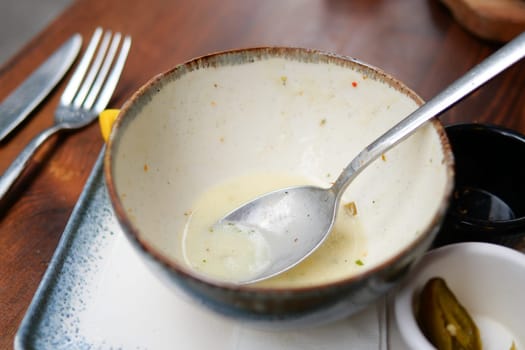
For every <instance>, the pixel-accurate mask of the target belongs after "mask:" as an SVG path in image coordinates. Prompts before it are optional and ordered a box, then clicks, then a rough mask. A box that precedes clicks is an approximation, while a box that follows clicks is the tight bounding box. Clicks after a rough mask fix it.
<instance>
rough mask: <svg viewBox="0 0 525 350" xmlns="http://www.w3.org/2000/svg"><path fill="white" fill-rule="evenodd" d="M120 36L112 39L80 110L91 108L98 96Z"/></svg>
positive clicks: (117, 34) (118, 34)
mask: <svg viewBox="0 0 525 350" xmlns="http://www.w3.org/2000/svg"><path fill="white" fill-rule="evenodd" d="M121 36H122V35H121V34H120V33H116V34H115V36H114V37H113V40H112V42H111V46H110V47H109V50H108V53H107V55H106V59H105V60H104V63H103V64H102V67H101V68H100V71H99V72H98V75H97V78H96V80H95V82H94V83H93V86H92V87H91V90H89V95H88V96H87V98H86V100H85V101H84V104H83V105H82V108H84V109H90V108H91V107H92V106H93V103H94V102H95V99H96V98H97V96H98V93H99V91H100V88H101V87H102V84H103V83H104V80H106V76H107V75H108V72H109V68H111V63H113V58H114V57H115V54H116V52H117V49H118V45H119V43H120V38H121Z"/></svg>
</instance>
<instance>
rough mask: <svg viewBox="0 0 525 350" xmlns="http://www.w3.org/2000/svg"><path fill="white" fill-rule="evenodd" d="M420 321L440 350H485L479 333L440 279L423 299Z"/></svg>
mask: <svg viewBox="0 0 525 350" xmlns="http://www.w3.org/2000/svg"><path fill="white" fill-rule="evenodd" d="M416 317H417V320H418V323H419V326H420V327H421V330H422V331H423V333H424V334H425V336H426V337H427V339H428V340H429V341H430V342H431V343H432V344H433V345H434V346H435V347H436V348H437V349H438V350H478V349H479V350H481V348H482V347H481V338H480V336H479V330H478V327H477V326H476V324H475V323H474V320H472V317H470V315H469V314H468V312H467V310H466V309H465V308H464V307H463V305H461V304H460V303H459V301H458V300H457V298H456V296H455V295H454V294H453V293H452V291H451V290H450V289H449V288H448V286H447V284H446V282H445V280H443V279H442V278H440V277H434V278H431V279H430V280H429V281H428V282H427V283H426V284H425V286H424V287H423V290H422V291H421V295H420V298H419V308H418V310H417V315H416Z"/></svg>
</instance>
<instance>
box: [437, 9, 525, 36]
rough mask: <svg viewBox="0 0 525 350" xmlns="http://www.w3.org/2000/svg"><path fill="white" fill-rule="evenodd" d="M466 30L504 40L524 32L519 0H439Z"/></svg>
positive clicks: (524, 12) (523, 10)
mask: <svg viewBox="0 0 525 350" xmlns="http://www.w3.org/2000/svg"><path fill="white" fill-rule="evenodd" d="M442 1H443V3H444V4H445V5H446V6H447V7H448V8H450V10H451V11H452V13H453V14H454V17H455V18H456V19H457V21H458V22H459V23H461V24H462V25H463V26H464V27H465V28H466V29H467V30H469V31H471V32H472V33H474V34H475V35H477V36H479V37H480V38H483V39H488V40H496V41H501V42H506V41H509V40H511V39H512V38H514V37H515V36H517V35H518V34H520V33H521V32H523V31H525V2H524V1H522V0H488V1H487V0H442Z"/></svg>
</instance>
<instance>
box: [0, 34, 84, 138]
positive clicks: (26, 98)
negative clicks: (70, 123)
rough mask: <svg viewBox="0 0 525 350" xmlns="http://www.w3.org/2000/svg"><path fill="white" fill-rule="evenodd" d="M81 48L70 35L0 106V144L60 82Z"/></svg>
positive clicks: (77, 36)
mask: <svg viewBox="0 0 525 350" xmlns="http://www.w3.org/2000/svg"><path fill="white" fill-rule="evenodd" d="M81 46H82V36H81V35H80V34H75V35H73V36H72V37H71V38H70V39H69V40H68V41H66V42H65V43H64V44H63V45H62V46H61V47H60V48H59V49H58V50H56V51H55V52H54V53H53V54H52V55H51V57H49V58H48V59H47V60H46V61H45V62H44V63H42V65H41V66H40V67H38V68H37V69H36V70H35V71H34V72H33V73H32V74H31V75H30V76H29V78H27V79H26V80H25V81H24V82H23V83H22V84H21V85H20V86H19V87H18V88H16V90H15V91H13V92H12V93H11V94H10V95H9V96H7V98H6V99H5V100H4V102H3V103H2V104H0V141H2V140H3V139H4V138H5V137H6V136H7V135H8V134H9V133H10V132H11V131H12V130H13V129H14V128H16V126H17V125H18V124H20V123H21V122H22V121H23V120H24V119H25V118H26V117H27V116H28V115H29V113H31V111H32V110H33V109H34V108H35V107H36V106H38V104H39V103H40V102H42V100H43V99H44V98H45V97H46V96H47V95H48V94H49V92H50V91H51V90H52V89H53V88H54V87H55V85H56V84H57V83H58V82H59V81H60V79H62V77H63V76H64V75H65V74H66V72H67V71H68V69H69V67H71V64H73V61H74V60H75V58H76V57H77V55H78V52H79V51H80V47H81Z"/></svg>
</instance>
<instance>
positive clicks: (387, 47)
mask: <svg viewBox="0 0 525 350" xmlns="http://www.w3.org/2000/svg"><path fill="white" fill-rule="evenodd" d="M96 26H102V27H105V28H111V29H113V30H115V31H122V32H124V33H127V34H130V35H132V36H133V45H132V48H131V52H130V56H129V59H128V62H127V64H126V67H125V69H124V73H123V76H122V78H121V81H120V83H119V85H118V87H117V90H116V92H115V95H114V98H113V99H112V101H111V102H110V105H111V106H112V107H119V106H121V105H122V104H123V103H124V102H125V100H126V99H127V98H129V97H130V96H131V94H132V93H133V92H134V91H135V90H136V89H137V88H139V87H140V86H141V85H142V84H144V83H145V82H146V81H147V80H149V79H150V78H151V77H153V76H154V75H156V74H158V73H160V72H163V71H165V70H168V69H170V68H172V67H174V66H175V65H177V64H179V63H182V62H184V61H187V60H189V59H191V58H193V57H195V56H200V55H205V54H208V53H211V52H214V51H221V50H227V49H232V48H241V47H250V46H271V45H278V46H300V47H308V48H316V49H320V50H325V51H330V52H335V53H337V54H341V55H347V56H353V57H356V58H359V59H361V60H363V61H365V62H368V63H370V64H372V65H375V66H378V67H381V68H382V69H384V70H385V71H387V72H388V73H390V74H392V75H393V76H394V77H396V78H398V79H399V80H401V81H403V82H405V83H406V84H407V85H408V86H409V87H411V88H412V89H414V90H415V91H416V92H417V93H418V94H419V95H420V96H421V97H423V98H424V99H428V98H429V97H431V96H433V95H434V94H436V93H437V92H439V91H440V90H441V89H442V88H444V87H445V86H447V85H448V84H450V83H451V82H452V81H454V80H455V79H456V78H458V77H459V76H460V75H462V74H463V73H465V72H466V71H467V70H468V69H469V68H471V67H472V66H474V65H475V64H476V63H478V62H479V61H481V60H483V59H484V58H485V57H486V56H488V55H489V54H490V53H492V52H493V51H494V50H496V49H497V48H498V46H497V44H494V43H489V42H485V41H482V40H480V39H478V38H477V37H475V36H473V35H471V34H470V33H468V32H467V31H465V30H464V29H463V28H462V27H461V26H460V25H459V24H458V23H457V22H456V21H455V20H454V19H453V17H452V15H451V13H450V12H449V11H448V9H447V8H446V7H445V6H443V5H442V4H441V2H439V1H438V0H429V1H421V0H376V1H369V0H266V1H260V0H222V1H220V2H217V1H211V0H148V1H137V0H112V1H105V0H78V1H77V2H75V3H74V4H73V5H72V6H71V7H70V8H68V9H67V10H66V11H65V12H64V13H63V14H62V15H60V16H59V17H58V18H57V19H56V20H55V21H54V22H53V23H51V24H50V25H49V26H48V27H47V28H46V29H45V30H44V31H43V32H41V33H40V34H39V35H38V36H37V37H36V38H34V40H32V41H31V42H30V43H28V45H27V46H25V48H24V49H23V50H22V51H21V52H20V53H19V54H18V55H17V56H15V57H14V58H13V59H12V60H10V61H9V62H8V63H7V64H6V65H4V66H3V67H1V68H0V100H1V99H3V98H4V97H5V96H7V95H8V94H9V92H11V91H12V90H13V89H14V88H15V87H16V86H17V85H18V84H20V83H21V82H22V81H23V79H25V78H26V77H27V75H28V74H29V73H30V72H31V71H32V70H33V69H35V68H36V67H37V66H38V64H39V63H40V62H42V61H43V60H44V59H45V58H46V57H47V56H48V55H49V54H51V52H52V51H53V50H54V49H55V48H56V47H58V46H59V45H60V43H62V42H64V41H65V40H66V39H67V38H68V37H69V36H71V35H72V34H73V33H75V32H79V33H81V34H82V35H83V37H84V39H85V41H87V40H88V38H89V37H90V36H91V33H92V31H93V30H94V28H95V27H96ZM66 80H67V79H66ZM65 83H66V81H63V82H62V83H61V84H60V85H59V86H58V87H57V88H56V90H55V91H54V94H53V95H52V96H50V97H49V98H48V99H47V100H46V101H45V103H44V104H43V105H42V106H41V107H40V108H39V109H37V110H36V111H35V113H34V114H33V115H32V116H31V118H30V119H29V120H27V121H26V122H24V123H23V125H22V127H20V128H18V129H17V130H16V132H15V133H14V134H13V135H12V136H11V137H9V138H8V139H7V140H6V141H5V142H2V143H0V154H1V156H0V171H1V172H3V171H4V170H5V169H6V168H7V166H8V165H9V163H10V162H11V161H12V160H13V159H14V157H15V156H16V155H17V154H18V152H20V151H21V149H22V148H23V147H24V146H25V144H26V143H27V142H28V141H29V140H30V139H31V138H32V137H33V136H35V135H36V134H37V133H38V132H39V131H41V130H42V129H43V128H44V127H47V126H49V125H51V123H52V120H53V111H54V109H55V107H56V105H57V103H58V100H59V96H60V94H61V92H62V90H63V89H64V86H65ZM524 87H525V63H524V62H521V63H519V64H517V65H515V66H514V67H512V68H510V69H509V70H508V71H507V72H505V73H504V74H502V75H501V76H500V77H498V78H496V79H494V80H493V81H491V82H490V83H488V84H487V85H486V86H484V87H483V88H481V89H480V90H479V91H477V92H476V93H475V94H474V95H472V96H471V97H470V98H468V99H466V100H464V101H463V102H461V103H460V104H459V105H458V106H457V107H455V108H453V109H452V110H450V111H449V112H447V113H446V114H445V115H443V117H442V121H443V122H444V123H445V124H450V123H456V122H465V121H477V122H489V123H494V124H499V125H503V126H506V127H510V128H513V129H516V130H518V131H521V132H523V133H525V98H524V97H523V91H524ZM101 146H102V139H101V137H100V135H99V132H98V127H97V126H96V125H91V126H89V127H87V128H86V129H84V130H81V131H77V132H71V133H67V134H62V135H60V136H57V137H55V138H54V139H52V140H51V142H50V143H49V144H48V145H47V146H46V147H45V149H43V150H42V151H41V152H39V154H38V157H37V158H36V160H35V161H34V162H33V163H32V165H31V167H30V169H28V171H27V172H26V173H25V174H24V176H23V178H22V179H21V181H20V182H19V183H18V184H17V186H16V188H15V189H14V191H12V193H10V195H9V196H8V197H6V198H4V200H3V201H2V202H1V203H0V249H1V252H0V310H1V311H0V349H9V348H12V344H13V338H14V334H15V333H16V330H17V328H18V325H19V323H20V321H21V319H22V317H23V315H24V312H25V310H26V309H27V307H28V305H29V303H30V301H31V298H32V296H33V294H34V292H35V290H36V288H37V286H38V284H39V282H40V279H41V278H42V275H43V273H44V272H45V269H46V267H47V264H48V263H49V261H50V259H51V256H52V254H53V252H54V250H55V248H56V245H57V242H58V240H59V238H60V235H61V233H62V231H63V229H64V227H65V225H66V223H67V220H68V217H69V215H70V214H71V211H72V209H73V206H74V205H75V202H76V200H77V198H78V196H79V194H80V192H81V191H82V188H83V186H84V184H85V181H86V179H87V177H88V176H89V173H90V171H91V168H92V166H93V164H94V162H95V158H96V156H97V154H98V152H99V151H100V148H101Z"/></svg>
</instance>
